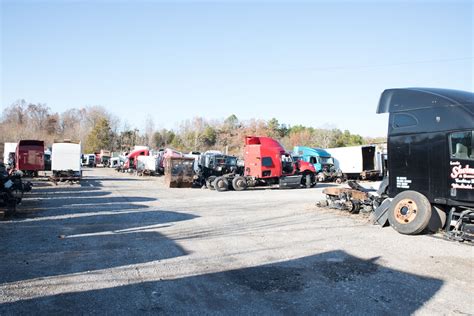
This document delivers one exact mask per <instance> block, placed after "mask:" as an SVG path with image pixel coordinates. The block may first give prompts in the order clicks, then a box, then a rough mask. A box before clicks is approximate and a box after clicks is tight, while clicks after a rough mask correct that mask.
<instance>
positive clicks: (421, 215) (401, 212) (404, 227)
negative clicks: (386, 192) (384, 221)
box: [388, 191, 431, 235]
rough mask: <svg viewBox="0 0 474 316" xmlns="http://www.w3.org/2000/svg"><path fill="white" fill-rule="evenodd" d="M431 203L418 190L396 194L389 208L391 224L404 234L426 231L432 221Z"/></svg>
mask: <svg viewBox="0 0 474 316" xmlns="http://www.w3.org/2000/svg"><path fill="white" fill-rule="evenodd" d="M430 218H431V204H430V202H429V201H428V199H427V198H426V197H425V196H424V195H423V194H421V193H418V192H416V191H404V192H401V193H399V194H397V195H396V196H395V198H394V199H393V201H392V203H391V204H390V207H389V209H388V221H389V223H390V226H392V227H393V229H395V230H396V231H397V232H399V233H400V234H404V235H416V234H419V233H421V232H422V231H424V230H425V229H426V228H427V227H428V224H429V222H430Z"/></svg>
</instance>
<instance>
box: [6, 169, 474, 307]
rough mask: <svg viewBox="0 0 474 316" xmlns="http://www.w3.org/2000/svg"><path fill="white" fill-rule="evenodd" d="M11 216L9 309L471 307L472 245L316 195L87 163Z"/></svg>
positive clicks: (40, 188)
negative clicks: (75, 181)
mask: <svg viewBox="0 0 474 316" xmlns="http://www.w3.org/2000/svg"><path fill="white" fill-rule="evenodd" d="M84 175H85V176H84V180H83V181H82V183H81V185H68V184H60V185H58V186H54V185H51V184H50V183H47V182H41V181H40V182H37V183H35V184H36V186H35V187H34V188H33V191H32V192H31V193H30V194H28V195H27V197H26V198H25V200H24V203H23V204H22V205H21V206H20V208H19V213H18V214H17V215H16V216H15V217H14V218H12V219H10V220H6V221H5V220H4V221H1V222H0V240H1V243H0V253H1V260H0V315H12V314H45V315H51V314H100V315H103V314H106V315H108V314H113V315H117V314H120V315H122V314H126V315H130V314H272V315H275V314H393V315H399V314H419V315H434V314H436V315H446V314H450V315H453V314H461V315H462V314H473V313H474V296H473V295H472V294H473V293H474V248H473V247H472V246H469V245H465V244H461V243H456V242H449V241H445V240H442V239H440V238H436V236H403V235H400V234H398V233H396V232H395V231H393V230H392V229H391V228H381V227H379V226H374V225H370V224H368V223H367V220H366V219H364V218H363V217H361V216H353V215H351V216H349V215H346V214H345V213H343V212H340V211H336V210H323V209H318V208H317V207H316V206H315V203H316V201H318V200H319V199H321V198H322V193H321V190H322V188H323V187H325V186H327V185H325V184H318V186H317V188H314V189H301V190H265V189H259V190H249V191H244V192H224V193H218V192H215V191H209V190H202V189H167V188H165V187H164V185H163V178H151V177H136V176H133V175H128V174H118V173H116V172H115V171H114V170H111V169H99V168H97V169H92V170H85V171H84Z"/></svg>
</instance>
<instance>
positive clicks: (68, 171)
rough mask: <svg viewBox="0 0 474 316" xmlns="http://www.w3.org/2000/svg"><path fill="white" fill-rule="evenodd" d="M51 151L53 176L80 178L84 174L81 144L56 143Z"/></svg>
mask: <svg viewBox="0 0 474 316" xmlns="http://www.w3.org/2000/svg"><path fill="white" fill-rule="evenodd" d="M51 151H52V153H51V170H52V171H53V178H55V179H56V180H80V178H81V176H82V171H81V144H80V143H79V144H77V143H54V144H53V147H52V150H51ZM53 180H54V179H53Z"/></svg>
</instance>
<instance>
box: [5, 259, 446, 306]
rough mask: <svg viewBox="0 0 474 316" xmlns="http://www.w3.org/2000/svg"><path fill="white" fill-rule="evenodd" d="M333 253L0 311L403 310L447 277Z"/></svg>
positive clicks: (422, 299) (59, 297)
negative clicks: (440, 277) (414, 271)
mask: <svg viewBox="0 0 474 316" xmlns="http://www.w3.org/2000/svg"><path fill="white" fill-rule="evenodd" d="M377 260H378V258H373V259H369V260H364V259H360V258H357V257H354V256H351V255H348V254H347V253H345V252H343V251H332V252H327V253H322V254H318V255H313V256H309V257H303V258H299V259H295V260H289V261H285V262H280V263H275V264H267V265H261V266H257V267H251V268H243V269H237V270H230V271H224V272H219V273H212V274H204V275H198V276H192V277H184V278H179V279H173V280H163V281H149V282H143V283H138V284H131V285H126V286H119V287H113V288H106V289H101V290H91V291H82V292H77V293H64V294H60V295H54V296H47V297H40V298H36V299H30V300H22V301H18V302H13V303H7V304H3V305H1V306H0V314H8V313H15V314H23V313H25V314H26V313H31V311H37V312H41V313H44V314H69V313H74V314H77V313H79V314H117V313H118V314H143V313H145V314H155V313H160V314H173V315H174V314H271V315H275V314H288V315H294V314H312V315H314V314H359V315H362V314H392V315H397V314H403V315H408V314H412V313H414V312H415V311H417V310H418V309H419V308H420V307H421V306H423V304H424V303H426V302H427V301H428V300H430V298H431V297H433V295H435V293H436V292H437V291H438V290H439V289H440V288H441V286H442V284H443V282H442V281H441V280H438V279H433V278H426V277H422V276H418V275H414V274H410V273H406V272H402V271H397V270H393V269H389V268H385V267H383V266H381V265H379V264H378V263H377Z"/></svg>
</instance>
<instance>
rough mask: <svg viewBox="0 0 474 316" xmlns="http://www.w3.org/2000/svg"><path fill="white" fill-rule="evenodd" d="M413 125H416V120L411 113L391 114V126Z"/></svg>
mask: <svg viewBox="0 0 474 316" xmlns="http://www.w3.org/2000/svg"><path fill="white" fill-rule="evenodd" d="M415 125H418V121H417V119H416V118H415V117H414V116H413V115H411V114H406V113H397V114H395V115H394V116H393V122H392V126H393V128H401V127H409V126H415Z"/></svg>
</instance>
